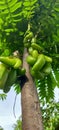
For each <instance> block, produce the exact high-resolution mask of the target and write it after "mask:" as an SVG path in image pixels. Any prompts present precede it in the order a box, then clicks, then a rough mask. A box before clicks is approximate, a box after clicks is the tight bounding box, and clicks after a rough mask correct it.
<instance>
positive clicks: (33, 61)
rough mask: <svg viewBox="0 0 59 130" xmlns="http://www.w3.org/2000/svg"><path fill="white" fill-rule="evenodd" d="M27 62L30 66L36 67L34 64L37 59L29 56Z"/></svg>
mask: <svg viewBox="0 0 59 130" xmlns="http://www.w3.org/2000/svg"><path fill="white" fill-rule="evenodd" d="M26 61H27V63H29V64H30V65H34V63H35V62H36V59H35V58H34V57H32V56H31V55H29V56H27V58H26Z"/></svg>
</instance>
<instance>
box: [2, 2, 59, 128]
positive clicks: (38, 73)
mask: <svg viewBox="0 0 59 130" xmlns="http://www.w3.org/2000/svg"><path fill="white" fill-rule="evenodd" d="M58 5H59V2H58V1H55V0H54V1H53V0H51V1H48V2H47V1H45V0H40V1H38V0H34V1H33V0H29V1H28V0H23V1H21V0H20V1H19V0H12V1H11V0H8V1H7V0H0V89H2V90H3V91H4V92H5V93H8V92H9V90H10V88H11V86H13V87H15V89H16V91H18V92H19V87H20V89H21V105H22V129H23V130H43V122H42V114H41V109H40V103H39V99H38V91H37V87H36V86H38V88H39V91H40V97H41V98H42V100H44V98H45V100H46V102H48V101H49V99H50V98H53V97H54V93H53V92H54V88H55V86H56V85H57V86H59V82H58V76H59V64H58V60H59V54H58V47H59V44H58V42H59V29H58V27H59V19H58V16H59V7H58Z"/></svg>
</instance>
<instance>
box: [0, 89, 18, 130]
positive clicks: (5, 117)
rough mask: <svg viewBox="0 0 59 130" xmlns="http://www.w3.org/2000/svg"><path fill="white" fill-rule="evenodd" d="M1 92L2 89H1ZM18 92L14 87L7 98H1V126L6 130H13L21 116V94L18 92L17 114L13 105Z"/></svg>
mask: <svg viewBox="0 0 59 130" xmlns="http://www.w3.org/2000/svg"><path fill="white" fill-rule="evenodd" d="M0 93H1V91H0ZM15 95H16V93H15V92H14V90H13V88H11V90H10V91H9V93H8V94H7V98H6V100H4V101H2V100H0V126H2V127H3V128H4V130H13V127H12V126H13V124H14V123H15V122H16V120H17V119H18V118H19V117H20V116H21V94H18V96H17V99H16V105H15V115H16V118H15V116H14V114H13V105H14V100H15Z"/></svg>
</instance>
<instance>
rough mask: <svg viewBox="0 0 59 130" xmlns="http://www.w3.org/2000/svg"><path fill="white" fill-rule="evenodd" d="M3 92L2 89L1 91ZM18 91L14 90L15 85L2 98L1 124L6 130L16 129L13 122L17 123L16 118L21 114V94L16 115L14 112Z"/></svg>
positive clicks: (57, 94)
mask: <svg viewBox="0 0 59 130" xmlns="http://www.w3.org/2000/svg"><path fill="white" fill-rule="evenodd" d="M0 93H1V91H0ZM15 95H16V93H15V92H14V90H13V87H12V88H11V90H10V91H9V93H8V94H7V98H6V100H4V101H2V100H0V126H2V127H3V128H4V130H14V129H13V127H12V126H13V124H14V123H16V120H17V119H18V118H19V117H20V116H21V94H19V95H18V96H17V100H16V106H15V115H16V118H15V117H14V114H13V105H14V100H15ZM55 100H56V101H59V90H58V89H57V87H56V88H55Z"/></svg>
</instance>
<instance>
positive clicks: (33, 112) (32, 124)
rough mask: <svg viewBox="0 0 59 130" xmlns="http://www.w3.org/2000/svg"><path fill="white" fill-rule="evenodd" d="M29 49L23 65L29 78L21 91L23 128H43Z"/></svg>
mask: <svg viewBox="0 0 59 130" xmlns="http://www.w3.org/2000/svg"><path fill="white" fill-rule="evenodd" d="M27 55H28V53H27V49H25V50H24V57H23V67H24V68H25V69H26V77H27V80H26V82H25V83H24V84H23V87H22V92H21V101H22V130H43V125H42V117H41V110H40V105H39V99H38V96H37V91H36V87H35V84H34V82H33V79H32V77H31V75H30V72H29V65H28V64H27V62H26V57H27Z"/></svg>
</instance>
